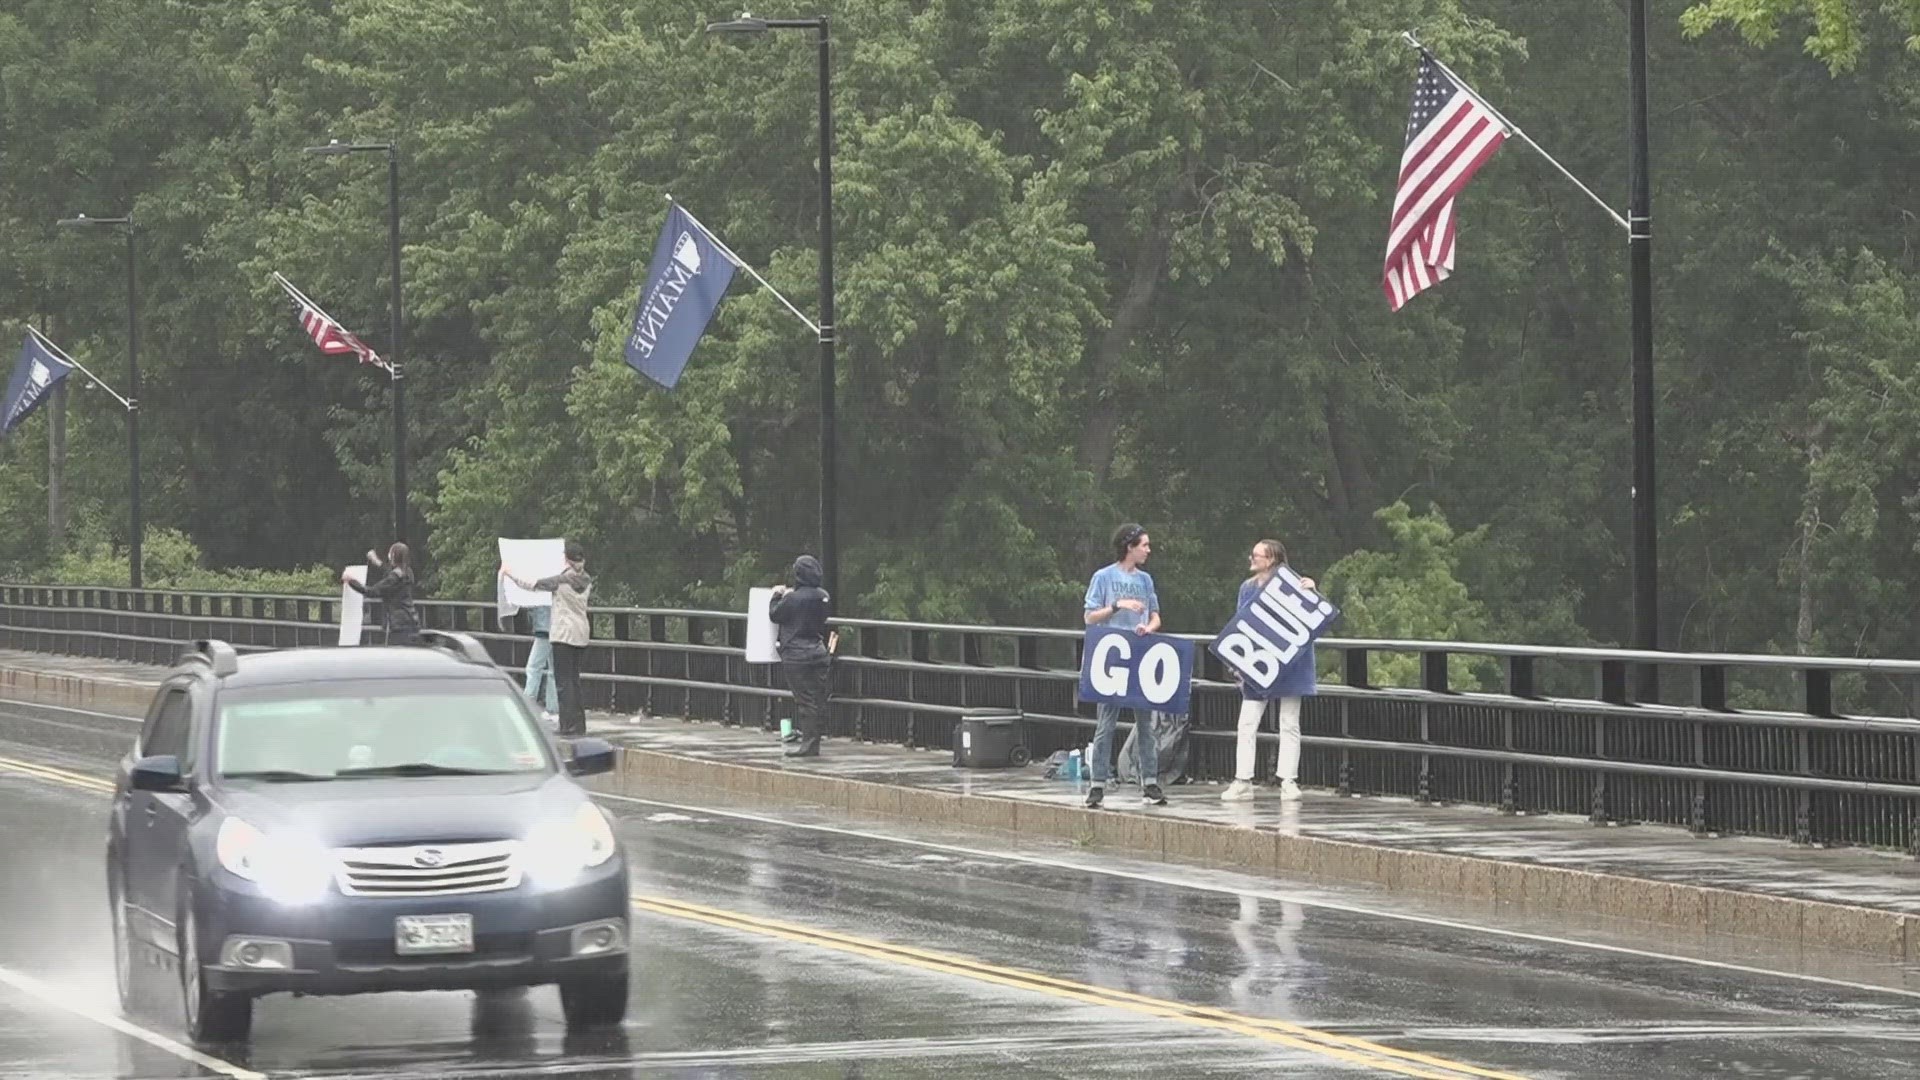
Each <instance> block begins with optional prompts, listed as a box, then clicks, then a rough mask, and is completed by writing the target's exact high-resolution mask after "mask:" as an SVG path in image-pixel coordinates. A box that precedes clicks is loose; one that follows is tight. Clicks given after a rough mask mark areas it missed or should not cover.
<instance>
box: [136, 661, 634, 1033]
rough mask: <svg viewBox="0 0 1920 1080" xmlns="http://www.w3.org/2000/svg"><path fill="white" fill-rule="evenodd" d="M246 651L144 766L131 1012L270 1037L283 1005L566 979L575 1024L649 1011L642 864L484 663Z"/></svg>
mask: <svg viewBox="0 0 1920 1080" xmlns="http://www.w3.org/2000/svg"><path fill="white" fill-rule="evenodd" d="M426 638H427V647H425V648H420V647H365V648H352V649H338V648H331V649H290V650H285V651H278V652H264V653H256V654H249V655H245V656H242V655H239V654H238V653H237V652H236V651H235V650H234V649H233V647H232V646H230V645H228V644H226V643H224V642H219V641H203V642H198V643H196V645H195V646H194V647H193V649H192V651H190V652H189V653H188V654H187V655H186V656H185V657H184V658H183V659H182V660H181V662H180V663H179V664H178V665H177V666H175V667H174V668H173V669H172V670H171V671H170V672H169V673H168V675H167V677H166V679H165V681H164V682H163V683H162V685H161V687H160V689H159V691H158V692H157V693H156V694H155V696H154V700H153V704H152V705H151V707H150V708H149V709H148V711H147V716H146V720H145V723H144V725H143V726H142V729H141V732H140V739H139V743H138V745H137V746H136V747H135V749H134V750H133V751H132V752H131V753H129V754H128V755H127V757H126V758H125V760H124V761H122V763H121V765H120V769H119V775H118V778H117V782H116V784H115V792H114V803H113V813H112V819H111V824H110V826H109V832H108V838H107V883H108V894H109V902H110V904H111V911H112V918H113V930H114V950H115V958H114V959H115V972H116V975H117V978H118V982H119V988H120V995H121V1003H122V1006H123V1007H124V1008H126V1009H127V1010H128V1011H129V1012H131V1013H143V1012H148V1011H152V1010H154V1009H156V1008H158V1007H160V1006H162V1005H164V1004H168V1003H171V1002H172V1001H174V1000H177V1001H179V1002H180V1006H179V1015H180V1016H181V1018H182V1020H183V1022H184V1026H185V1028H186V1031H187V1034H188V1035H189V1036H190V1037H191V1038H192V1039H193V1040H195V1041H196V1042H202V1043H232V1042H238V1041H244V1040H245V1039H247V1038H248V1036H249V1034H250V1031H251V1027H252V1019H253V1002H254V1000H255V999H256V998H258V997H260V996H261V995H264V994H272V993H280V992H291V993H294V994H358V993H369V992H376V991H389V990H487V989H505V988H512V987H521V986H533V985H542V984H547V983H554V984H557V985H558V986H559V989H560V1001H561V1004H562V1006H563V1011H564V1013H565V1016H566V1020H567V1023H568V1024H569V1025H574V1026H600V1025H614V1024H618V1023H620V1022H621V1021H622V1020H623V1019H624V1018H625V1016H626V1009H627V972H628V943H629V938H628V935H629V926H628V918H627V916H628V888H627V865H626V859H625V856H624V854H623V853H622V851H621V849H620V845H619V842H618V841H617V840H616V839H615V837H614V833H613V828H612V825H611V822H610V821H609V820H608V818H607V816H606V814H605V813H604V812H603V811H602V810H601V809H600V808H599V807H598V806H596V805H595V804H594V803H593V802H592V801H591V800H590V799H589V798H588V796H587V793H586V791H585V790H584V789H583V788H581V787H580V785H579V784H578V783H576V782H575V780H574V777H577V776H584V775H587V774H591V773H599V772H605V771H607V770H609V769H611V768H612V767H613V757H614V750H613V748H612V747H611V746H610V745H608V744H607V743H605V742H602V741H600V740H597V739H579V740H574V741H573V742H572V744H571V749H572V755H571V756H570V757H566V756H563V753H562V748H561V746H560V744H558V743H557V742H556V741H555V740H554V739H553V738H552V737H551V736H550V735H549V734H548V733H547V732H546V730H545V729H544V728H543V727H542V726H541V725H540V723H539V722H538V719H537V717H536V716H535V715H534V713H533V712H532V710H531V709H530V707H529V705H528V703H527V701H526V700H525V698H524V697H523V696H522V695H521V694H520V692H519V690H518V688H517V687H516V686H515V685H514V683H513V681H512V680H511V679H510V678H509V677H508V675H507V674H506V673H505V672H504V671H502V670H501V669H500V668H499V667H497V666H495V665H494V663H493V662H492V660H491V659H490V658H489V657H488V656H487V653H486V651H485V649H484V648H482V647H481V645H480V644H479V643H478V642H477V641H475V640H474V639H473V638H472V637H470V636H467V635H464V634H447V633H439V632H433V631H428V632H427V634H426Z"/></svg>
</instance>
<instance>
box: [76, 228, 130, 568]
mask: <svg viewBox="0 0 1920 1080" xmlns="http://www.w3.org/2000/svg"><path fill="white" fill-rule="evenodd" d="M59 223H60V224H61V225H66V226H70V227H84V226H91V225H111V226H124V227H125V231H126V234H127V499H128V504H129V505H128V508H127V528H128V533H129V536H128V551H127V562H128V566H127V570H128V573H127V579H128V581H129V583H130V584H131V585H132V586H133V588H136V589H138V588H141V587H142V579H141V573H140V553H141V545H140V540H141V531H142V526H141V521H140V293H139V288H138V283H137V282H136V280H135V278H134V255H135V249H136V245H137V237H138V233H139V229H138V227H137V226H135V225H134V223H133V215H132V214H131V213H129V214H128V215H126V216H125V217H110V218H95V217H88V216H87V215H85V214H78V215H75V216H73V217H70V218H61V219H60V222H59Z"/></svg>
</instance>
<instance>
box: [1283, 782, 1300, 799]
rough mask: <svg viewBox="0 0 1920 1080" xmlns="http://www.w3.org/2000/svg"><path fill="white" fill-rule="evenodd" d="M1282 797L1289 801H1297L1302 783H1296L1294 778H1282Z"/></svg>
mask: <svg viewBox="0 0 1920 1080" xmlns="http://www.w3.org/2000/svg"><path fill="white" fill-rule="evenodd" d="M1280 797H1281V798H1282V799H1285V800H1286V801H1288V802H1295V801H1297V800H1298V799H1299V798H1300V785H1299V784H1296V783H1294V782H1293V781H1292V780H1282V781H1281V782H1280Z"/></svg>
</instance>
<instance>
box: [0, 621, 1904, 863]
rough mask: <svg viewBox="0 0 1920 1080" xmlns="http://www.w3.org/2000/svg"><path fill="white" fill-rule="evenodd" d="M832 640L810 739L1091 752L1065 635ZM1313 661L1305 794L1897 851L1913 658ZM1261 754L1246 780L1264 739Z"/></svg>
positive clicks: (654, 666)
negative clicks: (1016, 740)
mask: <svg viewBox="0 0 1920 1080" xmlns="http://www.w3.org/2000/svg"><path fill="white" fill-rule="evenodd" d="M337 605H338V600H337V599H334V598H325V597H313V596H287V595H270V594H255V593H203V592H172V591H162V590H130V589H111V588H95V587H70V586H57V585H56V586H45V585H6V584H0V647H6V648H13V649H25V650H30V651H36V652H54V653H68V654H77V655H87V656H103V657H114V658H118V659H123V660H131V661H137V662H141V663H149V664H170V663H172V662H173V661H174V660H175V659H176V658H177V656H178V654H179V652H180V649H181V645H182V643H184V642H186V641H190V640H194V639H197V638H208V637H214V638H221V639H224V640H227V641H230V642H232V643H233V644H234V645H235V646H236V647H237V648H239V649H240V650H242V651H251V650H260V649H277V648H291V647H298V646H323V645H331V644H333V643H334V642H335V641H336V640H337V637H338V630H337V627H338V622H339V612H338V609H337ZM418 606H419V609H420V613H421V617H422V621H423V622H424V623H425V625H427V626H429V627H433V628H438V629H450V630H461V631H465V632H468V633H472V634H474V635H475V636H476V637H478V638H479V639H480V640H481V641H482V642H483V643H485V645H486V647H487V649H488V650H489V652H490V653H491V654H492V655H493V657H494V658H495V660H497V661H498V662H500V663H501V664H503V665H506V666H509V667H514V668H518V667H521V666H523V665H524V664H525V662H526V657H527V653H528V650H529V649H530V647H531V644H532V639H531V638H530V637H528V636H526V635H524V634H519V633H513V632H509V631H507V630H503V629H500V628H498V627H497V626H495V625H494V611H493V606H492V605H491V604H483V603H474V602H458V601H421V602H419V605H418ZM593 618H594V624H595V628H594V637H595V640H594V643H593V646H592V647H591V648H589V650H588V652H587V657H586V664H585V671H584V682H585V686H586V690H587V694H588V699H589V705H590V706H591V707H594V708H603V709H609V710H611V711H613V712H616V713H635V712H645V713H648V714H652V715H662V716H685V717H689V718H695V719H706V720H719V721H723V722H726V723H734V724H750V725H755V726H764V727H772V726H775V724H776V722H777V717H778V716H779V715H780V712H781V709H782V708H783V706H782V705H781V704H780V699H782V698H785V697H787V696H788V694H787V691H786V690H785V688H784V686H783V685H782V684H781V682H780V679H779V675H778V673H777V671H776V670H775V668H774V666H772V665H758V664H748V663H747V662H746V661H745V659H744V656H743V646H744V645H745V642H746V618H745V616H744V615H743V614H741V613H737V612H725V611H688V610H680V609H667V608H610V609H609V608H603V609H596V610H595V611H594V613H593ZM369 625H377V621H376V620H375V619H374V618H372V617H371V613H370V618H369ZM835 625H836V626H837V627H838V628H839V629H840V633H841V639H842V640H841V646H840V650H839V655H838V657H837V659H836V661H835V664H834V684H835V694H834V700H833V708H832V716H831V720H830V725H829V733H830V734H832V735H835V736H838V737H843V738H853V739H865V740H871V741H876V742H891V743H903V744H906V745H910V746H917V747H923V748H928V749H936V750H944V749H946V748H947V747H949V746H950V745H951V741H952V737H953V730H954V726H955V724H956V723H957V722H958V720H959V718H960V717H961V716H962V715H963V714H965V713H967V712H969V711H972V710H976V709H978V710H1005V709H1017V710H1019V711H1021V712H1023V713H1024V714H1026V716H1027V718H1028V724H1027V744H1028V746H1029V748H1030V749H1031V750H1032V752H1033V754H1034V756H1035V757H1036V758H1037V757H1043V756H1045V755H1046V754H1048V753H1051V752H1052V751H1054V750H1058V749H1064V748H1068V747H1073V746H1079V745H1082V744H1084V743H1085V742H1086V741H1087V739H1088V738H1089V737H1090V733H1091V729H1092V707H1091V706H1086V705H1082V704H1080V703H1079V702H1078V701H1077V700H1076V684H1077V680H1078V671H1079V664H1080V644H1081V641H1082V634H1081V633H1080V632H1079V631H1077V630H1072V629H1054V628H1040V627H992V626H953V625H945V624H936V623H909V622H887V621H879V620H868V619H841V620H836V621H835ZM378 636H379V631H377V630H374V631H370V632H369V639H370V640H377V639H378ZM1182 636H1188V637H1191V638H1192V639H1193V640H1195V641H1201V642H1204V641H1206V640H1208V639H1207V638H1205V637H1199V636H1193V635H1182ZM1318 649H1319V652H1320V658H1321V661H1322V664H1321V667H1322V683H1321V686H1320V693H1319V695H1318V696H1316V697H1313V698H1309V699H1308V700H1307V702H1306V706H1305V709H1304V710H1303V715H1302V731H1303V739H1304V742H1305V744H1306V745H1305V753H1304V755H1303V760H1302V769H1301V774H1302V775H1301V779H1302V782H1304V783H1307V784H1309V785H1316V786H1324V787H1332V788H1335V789H1337V790H1339V791H1341V792H1342V793H1352V794H1368V795H1395V796H1407V797H1411V798H1413V799H1415V800H1417V801H1420V802H1462V803H1477V804H1483V805H1488V806H1497V807H1499V808H1501V809H1502V810H1505V811H1507V812H1525V811H1550V812H1558V813H1578V814H1585V815H1587V816H1588V817H1589V818H1590V819H1591V820H1593V821H1595V822H1596V823H1614V822H1657V823H1664V824H1672V825H1680V826H1684V827H1686V828H1689V829H1691V830H1692V831H1694V832H1695V833H1696V834H1700V835H1712V834H1752V835H1763V836H1777V837H1786V838H1791V839H1793V840H1795V841H1797V842H1799V843H1803V844H1859V845H1869V846H1874V847H1883V848H1895V849H1900V850H1906V851H1909V852H1911V853H1915V854H1920V820H1917V815H1916V809H1917V806H1920V720H1916V719H1913V718H1912V717H1911V715H1910V714H1911V712H1912V711H1913V709H1912V705H1911V700H1912V698H1911V696H1910V694H1909V693H1908V691H1909V690H1910V688H1911V687H1913V686H1915V685H1920V662H1915V661H1903V660H1872V659H1862V660H1851V659H1845V658H1832V657H1775V656H1747V655H1738V654H1698V653H1647V652H1633V651H1628V650H1611V649H1591V648H1559V647H1534V646H1524V645H1508V644H1490V643H1464V642H1421V641H1389V640H1365V639H1345V638H1332V639H1324V640H1322V641H1321V642H1320V643H1319V645H1318ZM1200 655H1201V656H1202V660H1201V663H1200V671H1199V672H1198V673H1197V677H1196V680H1195V686H1194V694H1193V711H1192V727H1193V736H1194V737H1193V739H1192V741H1191V753H1190V757H1189V761H1188V765H1187V770H1186V771H1187V773H1188V775H1190V776H1192V777H1194V778H1195V779H1202V780H1211V779H1225V778H1227V777H1229V776H1230V775H1231V771H1232V767H1233V727H1234V722H1235V716H1236V714H1237V711H1238V703H1239V698H1238V694H1237V692H1236V691H1235V690H1234V688H1233V686H1232V685H1231V683H1230V681H1228V679H1227V677H1226V674H1225V672H1224V671H1223V670H1222V668H1221V667H1220V665H1219V663H1218V661H1217V660H1216V659H1215V658H1214V657H1212V656H1211V655H1210V654H1207V653H1206V652H1205V650H1204V649H1202V650H1201V653H1200ZM1387 655H1403V656H1415V657H1418V665H1417V671H1418V677H1417V679H1416V680H1414V684H1413V685H1408V686H1376V685H1374V677H1375V674H1376V672H1377V671H1378V670H1379V669H1380V667H1381V665H1378V664H1376V662H1375V661H1376V659H1377V658H1379V657H1382V656H1387ZM1456 657H1464V658H1470V659H1472V660H1475V661H1476V662H1480V663H1482V664H1497V665H1498V670H1499V671H1500V673H1501V680H1500V681H1501V683H1502V687H1501V689H1500V691H1498V692H1485V691H1478V690H1475V691H1461V690H1456V689H1455V688H1453V687H1452V686H1451V685H1450V679H1451V674H1452V672H1451V667H1450V661H1451V660H1452V659H1453V658H1456ZM1642 664H1648V665H1653V666H1654V667H1655V668H1656V669H1657V670H1658V671H1659V672H1660V673H1661V674H1662V676H1663V677H1664V680H1665V682H1664V685H1665V686H1667V687H1669V688H1672V689H1677V690H1678V691H1680V692H1679V693H1675V694H1672V695H1671V696H1677V697H1684V698H1686V699H1687V700H1686V703H1685V704H1664V703H1648V702H1635V701H1633V700H1632V699H1631V698H1630V696H1629V692H1630V687H1631V686H1632V685H1633V684H1634V680H1633V679H1632V678H1631V674H1632V672H1633V670H1634V668H1635V666H1636V665H1642ZM1848 698H1859V699H1862V700H1863V701H1867V700H1877V701H1879V702H1882V703H1885V702H1892V703H1894V705H1895V708H1894V709H1893V710H1883V712H1881V713H1878V714H1873V715H1866V714H1862V713H1861V712H1860V711H1859V710H1857V709H1843V708H1842V707H1840V705H1841V704H1842V703H1846V704H1849V705H1850V704H1851V702H1850V701H1848V700H1847V699H1848ZM1736 701H1738V702H1740V703H1741V704H1742V705H1744V706H1745V707H1740V708H1736V707H1734V704H1733V703H1734V702H1736ZM1892 712H1897V713H1899V715H1892V714H1891V713H1892ZM1262 742H1263V745H1262V750H1261V753H1262V758H1263V761H1262V769H1261V772H1262V773H1263V774H1266V773H1270V772H1271V764H1272V759H1273V754H1274V752H1275V751H1274V748H1273V737H1272V736H1271V735H1263V737H1262Z"/></svg>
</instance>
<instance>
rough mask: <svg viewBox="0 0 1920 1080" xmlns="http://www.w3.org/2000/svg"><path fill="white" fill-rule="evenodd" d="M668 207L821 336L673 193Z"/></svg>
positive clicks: (816, 324) (808, 320) (669, 195)
mask: <svg viewBox="0 0 1920 1080" xmlns="http://www.w3.org/2000/svg"><path fill="white" fill-rule="evenodd" d="M667 205H669V206H678V207H680V212H681V213H683V214H685V215H687V220H688V221H691V222H693V224H694V225H695V226H696V227H697V228H698V229H699V230H700V231H701V232H703V233H705V234H706V236H707V239H708V240H711V241H713V246H714V247H717V248H719V249H720V252H721V254H723V255H725V256H726V257H727V258H728V259H730V260H732V262H733V265H735V266H737V267H739V268H740V269H742V270H745V271H746V272H747V273H749V274H751V275H753V280H755V281H757V282H759V283H760V284H761V286H762V287H763V288H765V289H766V290H767V291H768V292H770V293H772V294H773V297H774V299H776V300H778V301H780V302H781V303H782V304H785V305H786V306H787V310H788V311H791V312H793V314H794V317H795V318H797V319H799V320H800V321H801V322H803V323H806V324H807V329H809V330H812V331H813V333H814V335H815V336H816V337H817V336H819V334H820V324H819V323H817V322H814V321H813V320H812V319H809V318H807V316H806V315H805V314H804V313H803V312H801V310H800V309H799V308H797V307H794V306H793V301H791V300H788V299H787V298H786V297H785V296H784V295H782V294H781V292H780V290H779V289H776V288H774V287H773V286H772V285H769V284H767V279H766V278H763V277H761V276H760V272H759V271H757V270H755V269H754V268H753V267H751V266H749V265H747V262H746V260H745V259H742V258H741V257H740V256H738V255H735V254H734V253H733V249H732V248H730V247H728V246H727V245H726V244H725V243H724V242H722V241H721V239H720V238H719V237H718V236H715V235H714V234H713V230H712V229H709V228H707V226H706V225H705V223H703V222H702V221H701V220H700V219H699V218H697V217H694V216H693V211H691V210H689V209H687V208H686V207H685V206H682V205H681V204H680V203H677V202H674V201H673V195H672V194H671V193H669V194H668V195H667Z"/></svg>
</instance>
